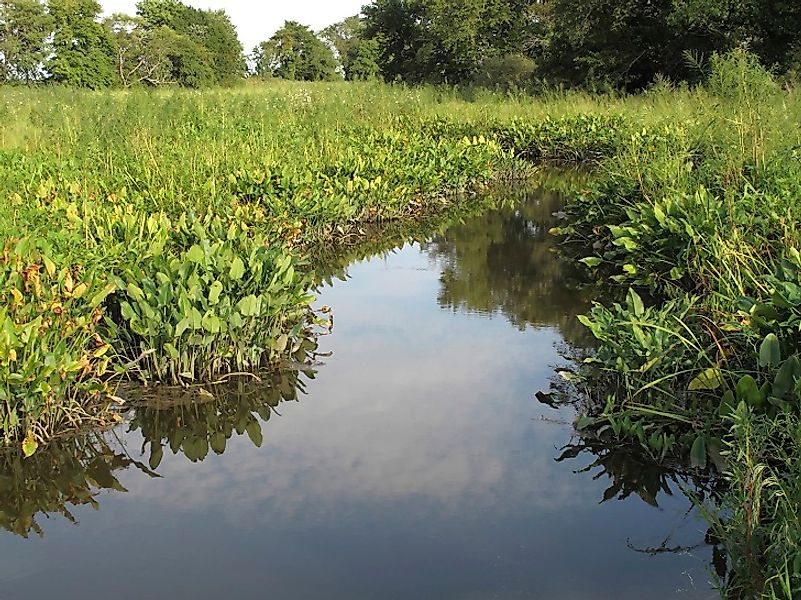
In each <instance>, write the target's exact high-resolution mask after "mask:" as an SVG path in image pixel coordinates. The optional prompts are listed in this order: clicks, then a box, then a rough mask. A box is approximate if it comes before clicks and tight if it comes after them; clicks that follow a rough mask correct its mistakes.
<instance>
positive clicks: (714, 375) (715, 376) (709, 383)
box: [689, 368, 723, 392]
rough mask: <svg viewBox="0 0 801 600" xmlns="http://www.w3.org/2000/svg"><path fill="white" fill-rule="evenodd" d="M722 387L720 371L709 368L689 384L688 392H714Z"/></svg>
mask: <svg viewBox="0 0 801 600" xmlns="http://www.w3.org/2000/svg"><path fill="white" fill-rule="evenodd" d="M721 385H723V378H722V377H721V373H720V369H716V368H709V369H707V370H706V371H704V372H703V373H701V374H700V375H698V377H696V378H695V379H693V380H692V381H691V382H690V387H689V390H690V391H691V392H697V391H701V390H716V389H718V388H719V387H720V386H721Z"/></svg>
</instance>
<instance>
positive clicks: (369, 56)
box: [320, 15, 380, 81]
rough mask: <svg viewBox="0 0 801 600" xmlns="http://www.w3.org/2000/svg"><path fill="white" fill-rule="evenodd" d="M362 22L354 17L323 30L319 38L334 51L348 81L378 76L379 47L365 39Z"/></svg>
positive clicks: (356, 16) (359, 18)
mask: <svg viewBox="0 0 801 600" xmlns="http://www.w3.org/2000/svg"><path fill="white" fill-rule="evenodd" d="M364 34H365V26H364V20H363V19H362V18H361V17H360V16H359V15H355V16H352V17H348V18H347V19H345V20H343V21H340V22H339V23H335V24H333V25H331V26H329V27H326V28H325V29H323V31H321V32H320V37H322V39H323V40H325V41H326V42H328V43H329V44H330V45H331V47H332V48H333V49H334V50H335V51H336V53H337V58H339V64H340V66H341V67H342V74H343V75H344V76H345V79H347V80H348V81H353V80H367V79H373V78H375V77H377V76H378V72H379V67H378V57H379V50H380V48H379V45H378V41H377V40H374V39H373V40H368V39H365V35H364Z"/></svg>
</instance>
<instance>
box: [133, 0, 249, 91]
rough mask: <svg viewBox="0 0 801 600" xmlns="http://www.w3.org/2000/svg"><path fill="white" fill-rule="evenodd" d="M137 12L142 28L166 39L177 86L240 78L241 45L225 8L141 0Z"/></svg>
mask: <svg viewBox="0 0 801 600" xmlns="http://www.w3.org/2000/svg"><path fill="white" fill-rule="evenodd" d="M137 14H138V15H139V17H140V18H141V19H142V22H143V24H144V27H145V28H146V29H149V30H151V31H160V32H161V33H160V36H161V40H162V42H163V44H165V45H167V42H170V45H171V46H172V50H173V51H172V52H170V53H169V54H170V57H171V61H172V63H173V69H172V70H173V73H174V76H175V80H176V82H178V83H180V84H181V85H185V86H190V87H199V86H203V85H209V84H227V83H232V82H234V81H236V80H238V79H241V78H242V77H244V75H245V71H246V64H245V58H244V56H243V52H242V44H241V42H240V41H239V37H238V36H237V33H236V28H235V27H234V24H233V23H232V22H231V19H230V17H229V16H228V15H227V14H226V13H225V11H222V10H200V9H197V8H193V7H191V6H187V5H185V4H183V3H181V2H179V1H178V0H141V1H140V2H139V3H138V4H137ZM167 30H169V31H170V32H171V33H170V32H168V31H167Z"/></svg>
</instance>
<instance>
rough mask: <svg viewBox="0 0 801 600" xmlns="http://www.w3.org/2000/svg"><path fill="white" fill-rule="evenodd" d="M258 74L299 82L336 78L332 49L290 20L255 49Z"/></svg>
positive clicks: (302, 26)
mask: <svg viewBox="0 0 801 600" xmlns="http://www.w3.org/2000/svg"><path fill="white" fill-rule="evenodd" d="M253 58H254V62H255V67H256V74H257V75H262V76H264V75H271V76H273V77H281V78H282V79H292V80H299V81H323V80H326V79H332V78H334V77H336V59H335V58H334V54H333V52H332V51H331V48H329V47H328V46H326V44H325V43H324V42H323V41H322V40H321V39H320V38H318V37H317V36H316V35H315V34H314V32H313V31H312V30H311V29H309V28H308V27H307V26H305V25H301V24H300V23H297V22H295V21H287V22H286V23H284V26H283V27H282V28H281V29H279V30H278V31H277V32H276V33H275V35H273V36H272V37H271V38H270V39H269V40H267V41H266V42H262V43H261V44H259V45H258V46H257V47H256V48H255V49H254V51H253Z"/></svg>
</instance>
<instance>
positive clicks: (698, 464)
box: [690, 435, 706, 469]
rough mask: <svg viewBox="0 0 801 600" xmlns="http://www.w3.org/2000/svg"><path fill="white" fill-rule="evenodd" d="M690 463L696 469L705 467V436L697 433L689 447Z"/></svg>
mask: <svg viewBox="0 0 801 600" xmlns="http://www.w3.org/2000/svg"><path fill="white" fill-rule="evenodd" d="M690 464H691V465H692V466H693V467H694V468H696V469H705V468H706V438H705V437H704V436H703V435H699V436H698V437H697V438H695V442H693V447H692V448H691V449H690Z"/></svg>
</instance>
